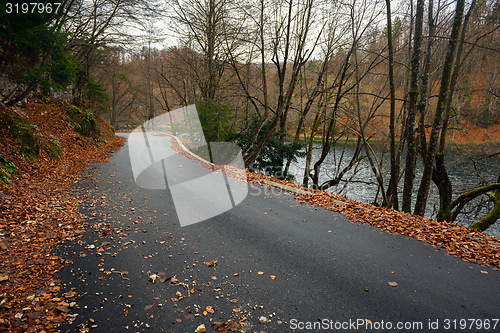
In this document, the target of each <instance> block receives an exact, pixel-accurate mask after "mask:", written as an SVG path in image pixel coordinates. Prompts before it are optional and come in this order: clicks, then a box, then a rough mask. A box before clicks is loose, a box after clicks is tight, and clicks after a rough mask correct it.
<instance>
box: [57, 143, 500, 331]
mask: <svg viewBox="0 0 500 333" xmlns="http://www.w3.org/2000/svg"><path fill="white" fill-rule="evenodd" d="M180 163H183V162H182V161H180ZM186 163H187V162H186ZM248 186H249V192H248V196H247V197H246V198H245V199H244V200H243V201H242V202H241V203H240V204H239V205H238V206H236V207H235V208H233V209H231V210H229V211H227V212H225V213H222V214H220V215H217V216H215V217H212V218H209V219H207V220H205V221H203V222H200V223H195V224H192V225H189V226H186V227H181V226H180V224H179V220H178V216H177V213H176V209H175V205H174V202H173V198H172V194H171V191H170V190H169V189H168V188H167V189H156V190H146V189H141V188H139V187H138V186H137V185H136V183H135V181H134V177H133V174H132V170H131V164H130V158H129V153H128V146H127V145H125V146H124V147H123V148H122V149H120V150H119V151H118V152H116V153H115V154H114V155H113V157H112V158H111V161H110V162H108V163H102V164H98V165H94V166H92V167H90V168H89V169H88V170H87V172H86V176H85V178H84V179H83V180H82V181H81V182H80V183H79V184H77V186H76V188H75V191H76V192H77V193H78V195H79V197H80V198H81V200H82V202H81V212H82V213H84V214H86V215H87V216H88V218H89V226H88V228H87V232H86V234H85V236H84V238H80V239H78V240H75V241H71V242H66V243H64V244H61V247H60V248H59V252H60V254H62V255H63V257H64V258H66V259H68V260H72V262H73V263H72V264H69V265H67V266H66V268H65V270H64V271H62V272H61V274H60V277H61V280H62V283H63V288H62V289H63V290H62V292H63V293H64V292H76V293H78V294H79V295H81V297H80V298H78V300H77V304H78V306H79V309H72V310H71V311H70V313H69V314H70V315H71V316H75V320H74V322H73V323H72V324H65V325H63V326H62V328H61V332H66V331H70V332H81V331H87V330H89V331H90V332H195V330H196V329H197V328H198V327H199V326H200V325H202V324H204V325H205V328H206V330H207V332H216V331H215V330H214V326H213V323H215V322H218V323H222V324H220V325H222V327H225V326H224V325H226V327H227V325H231V326H229V327H228V332H232V331H231V329H234V331H239V332H333V331H340V332H370V331H374V332H375V331H377V332H472V331H481V332H500V288H499V287H500V271H498V270H495V269H491V268H488V267H484V266H480V265H476V264H471V263H467V262H464V261H462V260H461V259H459V258H457V257H452V256H448V255H446V253H445V252H444V251H441V250H439V249H436V248H434V247H432V246H430V245H428V244H426V243H424V242H420V241H417V240H415V239H410V238H408V237H406V236H402V235H393V234H389V233H387V232H384V231H381V230H380V229H377V228H374V227H371V226H368V225H364V224H359V223H354V222H351V221H348V220H347V219H346V217H345V216H343V215H341V214H337V213H334V212H331V211H327V210H324V209H322V208H314V207H311V206H308V205H305V204H300V203H299V202H298V201H296V200H295V198H294V196H293V195H291V194H286V193H283V192H280V191H279V190H277V189H269V188H264V187H261V186H258V185H251V184H250V185H248ZM193 210H199V207H193ZM215 261H217V262H216V263H215ZM207 263H208V265H207ZM153 280H154V282H153ZM177 280H178V282H177ZM76 315H77V316H76ZM262 317H264V318H262ZM230 319H233V321H230ZM264 319H265V320H264ZM228 321H229V323H228ZM215 327H216V328H217V327H218V326H215Z"/></svg>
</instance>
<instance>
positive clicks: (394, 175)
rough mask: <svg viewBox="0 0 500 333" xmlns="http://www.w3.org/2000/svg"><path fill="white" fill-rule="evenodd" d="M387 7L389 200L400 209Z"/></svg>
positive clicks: (390, 25)
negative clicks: (389, 104)
mask: <svg viewBox="0 0 500 333" xmlns="http://www.w3.org/2000/svg"><path fill="white" fill-rule="evenodd" d="M385 3H386V8H387V48H388V53H389V87H390V94H391V111H390V122H389V133H390V140H391V147H390V154H391V179H390V182H389V191H388V192H389V193H388V197H389V198H390V199H389V200H390V201H391V202H392V205H390V206H392V207H394V209H396V210H398V209H399V202H398V201H399V200H398V179H399V165H398V163H397V160H396V131H395V123H396V88H395V85H394V48H393V45H392V19H391V15H392V13H391V0H386V1H385Z"/></svg>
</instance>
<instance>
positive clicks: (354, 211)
mask: <svg viewBox="0 0 500 333" xmlns="http://www.w3.org/2000/svg"><path fill="white" fill-rule="evenodd" d="M247 176H248V182H250V183H259V184H262V182H261V180H263V179H267V180H271V181H274V182H278V183H281V184H284V185H288V186H292V187H295V188H299V189H302V190H307V191H309V192H310V193H308V194H296V195H297V199H298V200H300V202H302V203H306V204H309V205H312V206H316V207H323V208H326V209H329V210H332V211H335V212H339V213H342V214H345V215H346V216H347V217H348V218H349V219H350V220H351V221H353V222H357V223H366V224H370V225H372V226H375V227H378V228H381V229H383V230H387V231H389V232H391V233H395V234H403V235H407V236H410V237H414V238H416V239H418V240H421V241H424V242H427V243H429V244H431V245H433V246H435V247H438V248H443V249H446V251H447V253H448V254H449V255H455V256H458V257H461V258H462V260H464V261H467V262H475V263H478V264H482V265H486V266H494V267H500V239H498V238H496V237H492V236H487V235H485V234H484V233H483V232H481V231H477V230H473V229H469V228H466V227H464V226H461V225H458V224H454V223H448V222H446V221H445V222H437V221H434V220H431V219H428V218H425V217H421V216H418V215H411V214H407V213H403V212H400V211H396V210H392V209H386V208H380V207H375V206H372V205H369V204H365V203H360V202H356V201H353V200H349V199H347V198H344V197H341V196H339V195H336V194H332V193H328V192H323V191H319V190H312V189H307V188H304V187H302V186H299V185H296V184H291V183H289V182H287V181H283V180H279V179H276V178H272V177H268V176H263V175H260V174H255V173H251V172H247ZM263 185H265V184H263Z"/></svg>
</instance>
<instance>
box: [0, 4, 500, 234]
mask: <svg viewBox="0 0 500 333" xmlns="http://www.w3.org/2000/svg"><path fill="white" fill-rule="evenodd" d="M9 3H10V5H9ZM9 3H7V2H6V1H3V0H2V2H1V3H0V6H1V8H0V9H1V12H0V48H1V49H0V50H1V54H0V75H1V77H0V80H1V82H2V84H1V91H0V94H1V96H0V98H1V100H2V103H4V104H5V105H7V106H10V105H16V104H18V105H19V103H21V104H22V103H23V102H24V101H25V99H26V98H27V97H29V96H33V95H34V94H35V95H36V94H38V95H53V96H56V97H59V98H64V99H66V100H68V101H70V102H72V103H74V104H75V105H77V106H78V107H79V108H81V109H84V110H86V111H91V112H93V113H95V114H98V115H101V116H102V117H104V118H107V119H109V121H110V122H111V124H112V125H113V126H114V127H115V128H117V129H127V128H133V127H135V126H137V125H140V124H142V123H143V122H144V121H146V120H148V119H151V118H154V117H155V116H157V115H160V114H162V113H164V112H168V111H170V110H174V109H176V108H178V107H180V106H185V105H189V104H196V105H197V108H198V112H199V115H200V119H201V121H202V124H203V127H204V132H205V135H206V137H207V141H234V142H236V143H238V144H239V145H240V146H241V148H242V151H243V154H244V161H245V164H246V166H247V167H248V168H250V169H252V170H257V171H260V172H263V173H266V174H268V175H271V176H277V177H279V178H288V177H289V176H290V175H289V167H290V163H291V162H292V161H293V160H294V159H295V158H297V157H298V156H301V157H302V158H305V164H306V165H305V172H304V175H303V178H302V179H296V181H298V182H300V183H301V184H303V185H304V186H309V187H313V188H319V189H325V190H326V189H330V190H335V187H336V186H337V185H338V184H340V183H341V182H345V181H348V179H347V178H346V176H345V175H346V174H347V173H349V172H351V171H352V170H356V167H357V165H359V163H361V162H363V163H369V165H370V168H371V170H372V172H373V176H374V177H375V179H376V183H377V186H378V191H377V195H376V197H374V198H373V203H375V204H377V205H380V206H384V207H388V208H394V209H397V210H403V211H406V212H413V213H415V214H419V215H423V214H424V213H425V210H426V205H427V202H428V195H429V191H430V188H431V184H434V185H435V186H436V187H437V189H438V191H439V198H440V203H439V205H440V209H439V212H438V214H437V216H436V218H437V219H438V220H447V221H454V220H455V219H456V217H457V216H458V215H459V214H462V213H464V212H466V211H469V212H472V211H476V212H485V213H484V214H482V215H481V216H478V215H477V214H476V215H475V216H476V217H477V219H476V220H477V223H476V224H474V225H473V227H474V228H477V229H481V230H485V229H487V228H488V227H489V226H490V225H491V224H493V223H494V222H495V221H496V220H497V219H498V218H499V217H500V157H499V154H500V148H499V140H500V80H499V78H498V76H499V74H500V1H498V0H470V1H465V0H456V1H448V0H444V1H443V0H439V1H436V0H427V1H424V0H413V1H408V0H403V1H399V2H393V3H391V1H389V0H386V1H373V0H347V1H336V0H298V1H293V0H288V1H287V0H270V1H269V0H250V1H248V0H244V1H243V0H241V1H240V0H236V1H233V0H231V1H229V0H162V1H146V0H140V1H131V0H94V1H88V0H68V1H62V2H61V5H60V6H58V5H57V4H58V3H56V2H55V1H46V2H45V4H46V5H45V7H43V8H42V9H43V10H39V9H40V8H38V7H37V8H28V10H27V11H24V9H25V8H24V7H23V6H22V3H21V2H15V1H11V2H9ZM12 4H18V5H17V6H13V5H12ZM47 4H52V6H51V10H50V12H49V10H48V8H49V6H48V5H47ZM391 6H392V7H391ZM55 8H57V10H55ZM37 10H38V11H37ZM165 40H168V41H172V40H175V42H176V46H170V47H166V48H162V47H159V46H158V45H161V42H162V41H165ZM346 140H348V141H351V142H354V144H355V146H356V148H355V153H354V154H353V156H352V157H350V159H349V160H348V161H343V162H341V161H338V163H337V169H338V170H336V172H335V174H336V176H335V177H334V178H333V179H329V180H328V181H324V180H321V179H322V178H321V177H320V175H321V173H324V172H325V170H324V168H323V163H324V161H325V160H326V159H327V158H328V156H330V154H332V151H333V150H334V148H332V147H335V146H339V145H340V144H341V143H342V142H345V141H346ZM314 142H320V143H322V145H321V148H320V150H321V153H320V154H319V156H316V157H315V158H314V159H313V154H312V149H313V143H314ZM457 142H458V143H463V142H474V143H475V144H476V146H474V147H475V148H474V149H475V150H476V151H477V150H484V151H485V154H486V155H485V156H486V157H485V158H484V159H483V161H482V162H483V163H487V164H488V165H490V166H491V168H490V172H489V173H488V175H482V174H479V172H478V174H477V175H471V176H472V177H477V178H478V179H479V185H480V186H479V187H478V188H476V189H472V188H471V189H470V192H467V193H463V194H462V195H459V196H456V195H454V194H453V193H454V192H453V188H452V187H453V185H452V183H451V181H450V179H449V176H448V172H447V167H446V159H445V156H446V154H447V151H448V150H447V149H448V148H449V147H450V146H452V144H451V143H453V145H454V144H455V143H457ZM342 156H343V155H342ZM340 159H342V157H340ZM471 163H472V164H474V163H477V161H476V160H474V159H473V158H471ZM341 165H342V167H341ZM417 165H423V166H424V167H423V172H422V176H421V177H420V176H419V178H418V179H416V178H415V168H416V167H417ZM454 196H455V197H454ZM471 207H472V208H474V209H475V210H474V209H472V208H471ZM485 209H486V210H485ZM476 217H474V218H476Z"/></svg>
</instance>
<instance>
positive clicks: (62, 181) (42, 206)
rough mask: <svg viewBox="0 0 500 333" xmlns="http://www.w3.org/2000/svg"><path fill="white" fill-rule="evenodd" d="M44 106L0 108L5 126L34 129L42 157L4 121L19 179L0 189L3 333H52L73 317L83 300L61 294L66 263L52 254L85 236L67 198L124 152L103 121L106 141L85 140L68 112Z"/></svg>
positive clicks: (2, 134)
mask: <svg viewBox="0 0 500 333" xmlns="http://www.w3.org/2000/svg"><path fill="white" fill-rule="evenodd" d="M45 102H47V103H45ZM45 102H42V101H40V100H38V99H33V100H31V101H30V102H29V103H28V104H27V106H26V107H25V108H19V107H12V108H6V107H5V106H3V105H1V106H0V115H1V116H2V120H5V119H17V120H19V119H20V120H22V121H23V122H24V123H25V124H29V127H30V129H31V130H32V132H33V133H32V134H33V137H34V138H35V140H34V141H33V142H34V143H37V144H38V145H40V148H41V149H39V157H36V156H34V157H29V156H28V155H27V153H25V150H24V151H23V149H25V148H26V147H22V144H21V142H20V141H19V140H18V139H16V137H15V133H13V132H14V130H15V128H12V127H13V125H12V122H8V121H2V123H1V127H2V130H1V131H0V156H1V157H2V158H3V159H4V160H7V161H9V163H11V164H13V165H14V166H15V170H16V172H15V174H13V173H9V175H8V176H9V182H10V183H11V184H10V185H8V184H7V183H6V182H3V181H2V182H0V187H1V191H0V318H1V319H0V332H4V331H9V332H16V331H23V332H24V331H27V332H34V331H37V332H43V331H45V332H52V331H57V327H58V326H59V324H60V323H61V322H63V321H66V320H71V319H72V318H70V317H68V316H67V314H66V313H67V312H68V309H69V308H70V307H77V305H76V303H75V302H74V301H75V299H76V297H77V296H78V295H76V294H75V293H66V294H64V295H60V294H59V289H60V285H59V284H60V283H59V281H57V280H56V278H55V273H57V272H58V271H59V270H60V269H61V268H62V266H63V264H64V263H65V261H64V259H62V258H60V257H58V256H55V255H53V254H52V250H53V249H54V248H55V246H56V245H57V243H58V242H60V241H61V240H64V239H72V238H76V237H79V236H80V235H81V234H82V233H83V232H84V230H83V229H82V228H83V226H84V225H83V222H84V220H83V219H82V216H80V215H79V214H78V209H77V201H76V200H75V199H74V198H73V197H72V196H71V195H69V194H68V190H69V188H70V186H71V185H72V184H73V183H74V182H75V181H76V180H77V179H78V177H79V174H80V172H81V171H82V170H83V169H84V168H86V167H87V166H88V165H90V164H92V163H97V162H104V161H106V159H107V158H108V157H109V156H110V155H109V153H110V152H112V151H114V150H116V149H117V148H118V147H120V146H121V145H122V144H123V138H121V137H116V136H115V135H114V133H113V130H112V128H111V127H110V126H109V125H108V124H107V123H105V122H104V121H102V120H97V126H98V127H99V130H100V133H101V135H99V136H94V137H86V136H83V135H81V134H78V133H77V132H76V131H75V128H74V127H75V126H74V124H72V123H71V119H70V118H69V117H68V115H67V110H68V108H71V106H70V105H69V104H67V103H65V102H62V101H60V100H55V99H51V100H46V101H45ZM25 144H26V143H25ZM26 145H27V144H26ZM44 147H45V148H46V149H44ZM28 148H31V147H28ZM54 153H55V154H54ZM23 155H24V156H23ZM35 155H36V154H35Z"/></svg>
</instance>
